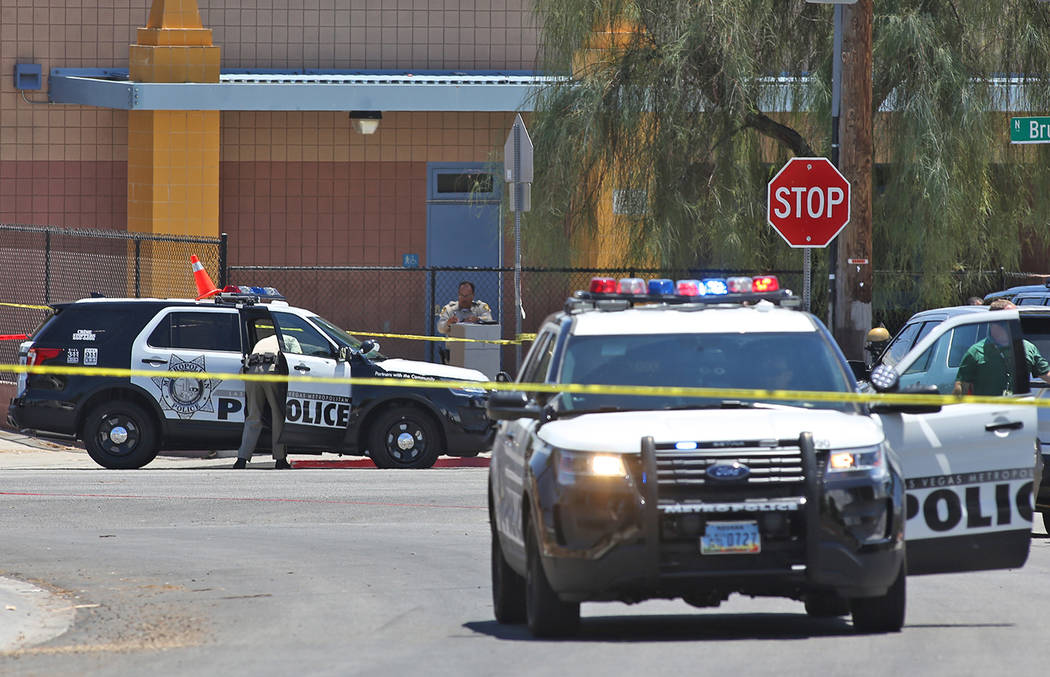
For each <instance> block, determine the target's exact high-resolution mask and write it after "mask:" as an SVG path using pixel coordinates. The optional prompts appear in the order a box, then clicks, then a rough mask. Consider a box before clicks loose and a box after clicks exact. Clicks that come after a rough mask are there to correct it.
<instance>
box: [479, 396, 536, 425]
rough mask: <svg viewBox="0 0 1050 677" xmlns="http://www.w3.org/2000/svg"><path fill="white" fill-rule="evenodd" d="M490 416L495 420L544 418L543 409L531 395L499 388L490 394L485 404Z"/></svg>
mask: <svg viewBox="0 0 1050 677" xmlns="http://www.w3.org/2000/svg"><path fill="white" fill-rule="evenodd" d="M485 410H486V412H487V413H488V417H489V418H491V419H492V420H493V421H513V420H514V419H516V418H533V419H536V420H539V419H541V418H543V410H542V409H541V408H540V405H538V404H536V403H535V402H533V401H531V400H530V399H529V396H528V395H527V394H525V393H523V392H521V391H511V392H507V391H503V390H499V391H496V392H494V393H492V394H491V395H490V396H489V401H488V404H487V405H485Z"/></svg>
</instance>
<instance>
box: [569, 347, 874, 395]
mask: <svg viewBox="0 0 1050 677" xmlns="http://www.w3.org/2000/svg"><path fill="white" fill-rule="evenodd" d="M558 381H559V382H561V383H588V384H604V385H644V386H680V387H695V388H754V389H761V390H811V391H825V392H852V391H853V383H852V382H851V380H850V379H849V377H848V375H847V374H846V373H845V370H844V369H843V367H842V365H841V363H840V361H839V359H838V357H837V354H836V353H835V351H834V350H833V349H832V348H831V346H829V345H828V343H827V340H826V339H825V337H824V336H823V335H822V334H820V333H817V332H765V333H747V334H741V333H727V334H657V335H620V336H617V335H612V336H609V335H605V336H573V337H572V338H570V339H569V341H568V344H567V345H566V348H565V356H564V359H563V361H562V365H561V373H560V376H559V378H558ZM747 402H749V401H744V402H743V404H745V405H746V404H747ZM768 402H769V403H771V404H781V405H789V406H798V407H813V408H822V409H838V410H842V411H855V410H856V405H855V404H852V403H842V402H809V401H795V400H792V401H785V400H768ZM724 405H725V402H723V400H722V399H711V398H695V397H694V398H689V397H653V396H645V395H591V394H580V393H563V394H562V395H560V396H559V397H558V398H556V403H555V404H554V406H555V407H556V408H558V409H559V410H560V411H563V412H567V411H579V410H588V411H589V410H600V409H603V408H615V409H676V408H691V407H709V406H724Z"/></svg>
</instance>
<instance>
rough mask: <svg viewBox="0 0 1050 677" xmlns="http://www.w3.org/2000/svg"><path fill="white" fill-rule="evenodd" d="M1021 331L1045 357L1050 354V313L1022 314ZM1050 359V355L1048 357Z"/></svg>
mask: <svg viewBox="0 0 1050 677" xmlns="http://www.w3.org/2000/svg"><path fill="white" fill-rule="evenodd" d="M1021 331H1022V333H1024V337H1025V338H1026V339H1028V340H1029V341H1031V342H1032V344H1033V345H1035V348H1036V350H1038V351H1039V354H1040V355H1042V356H1043V357H1047V356H1050V315H1043V314H1042V313H1038V314H1036V313H1029V314H1022V315H1021ZM1047 359H1050V357H1047Z"/></svg>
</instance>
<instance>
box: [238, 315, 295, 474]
mask: <svg viewBox="0 0 1050 677" xmlns="http://www.w3.org/2000/svg"><path fill="white" fill-rule="evenodd" d="M284 348H285V351H287V352H291V353H301V352H302V350H301V349H300V348H299V341H298V340H297V339H295V338H294V337H291V336H285V337H284ZM279 352H280V349H279V346H278V343H277V334H272V335H270V336H267V337H266V338H264V339H262V340H260V341H259V342H258V343H256V344H255V347H254V348H252V354H251V355H249V356H248V360H247V364H246V365H245V370H244V371H245V373H246V374H276V373H277V371H278V364H279V361H280V357H279V355H278V353H279ZM278 385H279V384H278V383H277V382H276V381H245V382H244V408H245V416H244V432H243V433H242V435H241V446H240V448H238V449H237V460H236V461H235V462H234V464H233V467H234V468H245V467H247V464H248V461H249V460H251V457H252V452H253V451H255V445H256V443H257V442H258V441H259V433H261V432H262V427H263V424H262V408H263V407H264V406H265V405H266V404H269V405H270V439H271V440H272V443H273V457H274V459H275V462H274V466H273V467H274V468H276V469H278V470H280V469H285V468H291V467H292V466H291V464H289V463H288V449H287V447H285V445H283V444H280V443H279V442H278V441H277V440H278V439H280V437H281V431H282V430H283V429H284V402H282V401H281V397H280V389H279V388H278Z"/></svg>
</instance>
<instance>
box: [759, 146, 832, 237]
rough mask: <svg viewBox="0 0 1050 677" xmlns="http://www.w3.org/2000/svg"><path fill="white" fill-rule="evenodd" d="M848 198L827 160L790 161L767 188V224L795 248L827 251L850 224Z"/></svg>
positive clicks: (818, 158) (817, 158) (814, 158)
mask: <svg viewBox="0 0 1050 677" xmlns="http://www.w3.org/2000/svg"><path fill="white" fill-rule="evenodd" d="M849 197H850V196H849V181H847V180H846V177H844V176H843V175H842V174H841V173H839V170H838V169H837V168H836V167H835V165H833V164H831V162H830V161H829V160H828V159H827V158H822V157H796V158H791V159H790V160H788V162H787V164H786V165H784V167H783V168H782V169H781V170H780V171H779V172H777V175H776V176H774V177H773V179H772V180H771V181H770V182H769V185H768V186H767V187H766V220H768V221H769V225H771V226H773V228H774V229H775V230H776V231H777V232H778V233H780V236H781V237H782V238H784V240H785V241H787V243H788V244H789V245H791V246H792V247H827V246H828V243H830V242H831V241H832V240H834V239H835V236H836V235H838V234H839V231H841V230H842V229H843V228H845V227H846V224H847V223H849Z"/></svg>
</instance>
